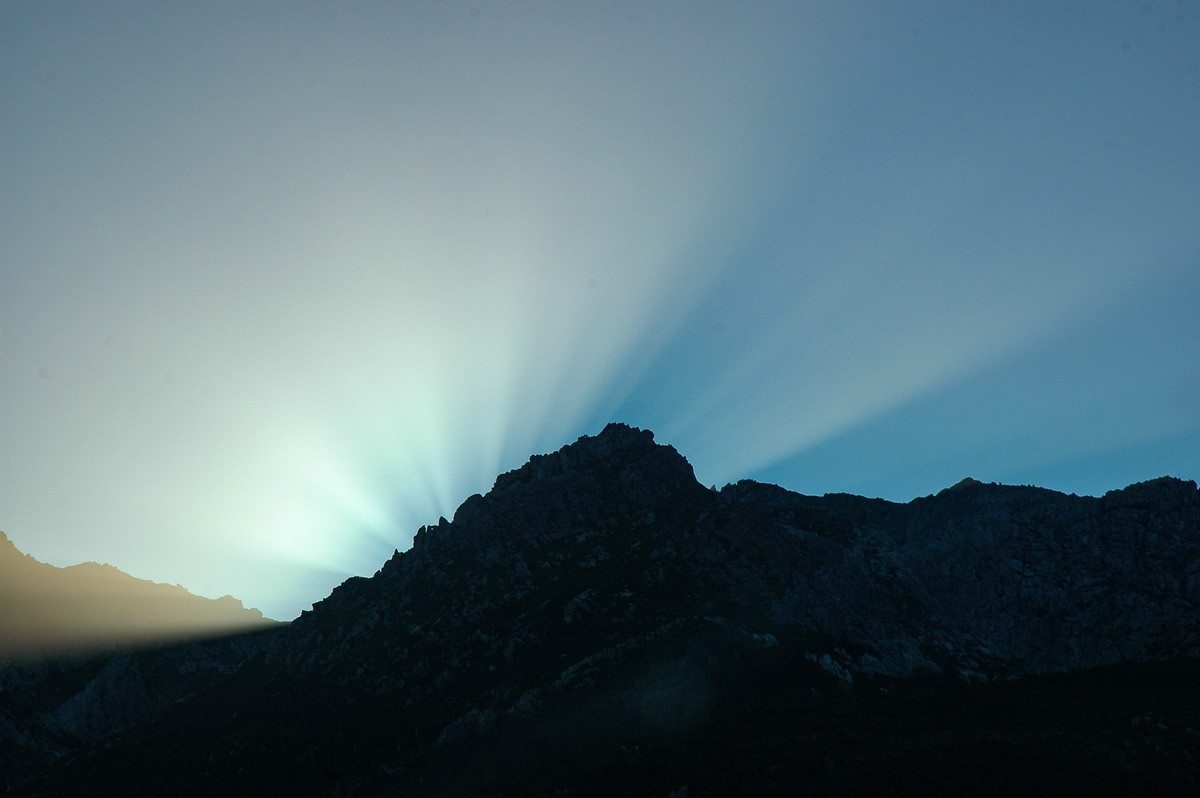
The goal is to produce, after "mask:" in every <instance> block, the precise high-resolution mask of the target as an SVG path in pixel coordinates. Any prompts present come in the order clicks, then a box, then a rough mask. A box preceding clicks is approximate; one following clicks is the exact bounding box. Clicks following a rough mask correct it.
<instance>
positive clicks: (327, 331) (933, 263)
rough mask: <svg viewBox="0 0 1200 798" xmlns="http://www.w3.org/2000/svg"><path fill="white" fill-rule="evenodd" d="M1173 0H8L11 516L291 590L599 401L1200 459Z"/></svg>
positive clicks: (1191, 211)
mask: <svg viewBox="0 0 1200 798" xmlns="http://www.w3.org/2000/svg"><path fill="white" fill-rule="evenodd" d="M1197 30H1200V8H1198V7H1197V4H1196V3H1194V2H1172V3H1161V4H1145V3H1111V4H1105V5H1104V6H1103V8H1097V7H1096V6H1095V4H1092V3H1078V4H1070V3H1068V4H1063V5H1060V6H1056V7H1055V8H1043V7H1042V4H1036V3H1028V4H1023V3H1017V4H1006V5H1005V6H1004V7H991V6H990V5H989V4H985V3H979V4H971V3H966V4H955V5H953V6H951V7H939V6H930V5H922V6H921V8H920V9H913V8H908V9H904V8H896V7H893V5H892V4H884V3H878V4H864V5H862V6H856V7H855V8H854V9H849V8H844V7H841V6H839V5H837V4H826V3H801V4H794V5H789V6H781V5H775V4H767V3H757V4H756V3H752V4H747V5H744V6H743V5H739V6H738V7H736V8H727V7H724V6H721V5H717V4H711V5H710V4H701V5H696V4H678V3H664V4H645V3H614V4H608V5H606V6H604V7H603V8H594V7H588V6H582V5H580V6H577V5H574V4H549V3H540V2H529V3H513V4H509V5H505V6H504V7H503V9H500V8H492V7H473V6H471V5H469V4H455V3H446V4H435V3H413V4H405V5H403V6H402V7H400V6H397V5H395V4H385V3H370V2H364V3H358V4H350V5H345V6H342V5H339V6H336V7H334V6H329V5H325V4H318V3H289V4H286V5H284V4H270V3H264V4H255V5H253V6H245V5H239V4H233V3H195V4H172V5H170V6H160V5H159V4H153V3H136V2H135V3H126V4H111V5H108V4H106V5H91V6H89V5H87V4H69V3H66V4H55V5H54V6H49V5H48V4H38V3H4V4H3V5H0V38H2V39H3V40H4V41H5V46H4V47H0V79H2V80H3V85H2V88H0V92H2V93H0V114H2V117H0V118H2V124H3V135H2V136H0V170H2V172H0V180H2V183H0V269H2V275H0V277H2V281H3V283H2V285H0V402H2V404H0V529H3V530H4V531H5V532H6V533H7V534H8V536H9V537H10V538H11V539H12V540H13V541H14V542H16V543H17V545H18V546H19V547H20V548H21V550H22V551H25V552H28V553H30V554H31V555H33V556H35V557H36V558H38V559H40V560H43V561H46V562H50V563H52V564H55V565H70V564H73V563H76V562H82V561H86V560H95V561H98V562H110V563H112V564H113V565H115V566H117V567H119V568H121V569H122V570H125V571H127V572H129V573H131V574H133V575H135V576H138V577H140V578H143V579H152V580H154V581H160V582H166V583H179V584H182V585H184V586H185V587H187V588H188V589H189V590H191V591H192V592H195V593H198V594H201V595H205V596H210V597H215V596H220V595H224V594H232V595H234V596H237V597H238V598H239V599H242V600H243V601H244V602H245V603H246V604H247V605H248V606H254V607H257V608H259V609H261V610H262V611H263V612H264V613H266V614H267V615H269V616H271V617H276V618H283V619H287V618H288V617H292V616H294V615H295V614H296V613H298V612H299V611H300V610H302V609H305V608H306V607H307V606H308V605H309V604H311V603H312V602H313V601H317V600H319V599H320V598H322V597H324V596H325V595H326V594H327V593H328V592H329V590H330V589H331V588H332V587H333V586H334V585H336V584H337V583H338V582H340V581H341V580H342V579H344V578H345V577H346V576H349V575H351V574H370V573H372V572H373V571H374V570H375V569H376V568H378V567H379V565H380V564H381V563H382V562H383V561H384V559H386V557H387V556H388V555H390V553H391V551H392V549H393V548H398V549H400V550H404V549H406V548H407V547H408V545H409V542H410V541H411V536H412V534H413V533H414V532H415V531H416V529H417V528H418V527H419V526H421V525H423V524H428V523H434V522H436V520H437V518H438V516H440V515H444V516H446V517H450V516H451V515H452V514H453V511H454V509H455V508H456V507H457V506H458V504H459V503H461V502H462V501H463V500H464V499H465V498H466V497H467V496H469V495H470V494H472V493H482V492H486V490H487V489H488V488H490V486H491V484H492V481H493V480H494V479H495V477H496V476H497V475H498V474H500V473H502V472H504V471H508V470H511V469H513V468H516V467H518V466H519V465H521V463H523V462H524V461H525V460H526V459H527V458H528V457H529V456H530V455H532V454H535V453H540V452H546V451H553V450H556V449H558V448H559V447H561V446H563V445H565V444H567V443H569V442H571V441H573V440H575V439H576V438H577V437H579V436H580V435H584V434H588V435H593V434H596V433H597V432H599V430H600V429H601V428H602V427H603V426H604V424H605V423H607V422H608V421H622V422H625V423H629V424H632V425H635V426H639V427H643V428H647V429H650V430H653V431H654V433H655V436H656V440H658V441H659V442H661V443H667V444H671V445H673V446H675V447H676V448H677V449H678V450H679V451H680V452H681V453H682V454H683V455H684V456H685V457H686V458H688V460H689V461H690V462H691V463H692V465H693V466H694V468H695V470H696V474H697V478H698V479H700V480H701V481H702V482H704V483H705V484H717V485H720V484H723V483H725V482H728V481H735V480H737V479H740V478H756V479H761V480H763V481H769V482H776V483H778V484H780V485H783V486H784V487H787V488H788V489H791V490H795V491H799V492H802V493H815V494H820V493H825V492H849V493H859V494H863V495H869V496H879V497H882V498H887V499H890V500H894V501H907V500H910V499H912V498H914V497H916V496H921V495H926V494H929V493H934V492H936V491H938V490H940V489H942V488H944V487H948V486H949V485H952V484H954V483H955V482H957V481H958V480H960V479H962V478H964V477H967V476H971V477H974V478H977V479H980V480H983V481H988V482H992V481H995V482H1006V483H1016V484H1039V485H1042V486H1044V487H1048V488H1051V489H1055V490H1061V491H1064V492H1075V493H1081V494H1091V495H1096V494H1100V493H1103V492H1105V491H1107V490H1112V489H1117V488H1120V487H1124V486H1125V485H1126V484H1129V483H1131V482H1136V481H1142V480H1145V479H1151V478H1154V477H1158V476H1163V475H1169V476H1178V477H1182V478H1185V479H1193V480H1194V479H1197V478H1200V319H1198V318H1197V317H1200V314H1197V313H1196V312H1195V311H1194V306H1195V304H1196V297H1200V148H1197V147H1196V146H1195V131H1197V130H1200V37H1197V36H1196V35H1195V33H1196V31H1197Z"/></svg>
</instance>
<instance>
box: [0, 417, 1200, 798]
mask: <svg viewBox="0 0 1200 798" xmlns="http://www.w3.org/2000/svg"><path fill="white" fill-rule="evenodd" d="M1198 610H1200V491H1198V490H1197V487H1196V485H1195V483H1193V482H1185V481H1182V480H1177V479H1172V478H1162V479H1157V480H1152V481H1150V482H1145V483H1140V484H1137V485H1133V486H1130V487H1128V488H1125V489H1123V490H1117V491H1113V492H1110V493H1108V494H1106V495H1105V496H1103V497H1099V498H1093V497H1079V496H1069V495H1064V494H1061V493H1057V492H1054V491H1050V490H1045V489H1041V488H1034V487H1015V486H1004V485H993V484H985V483H981V482H978V481H976V480H973V479H966V480H963V481H962V482H960V483H958V484H957V485H955V486H954V487H952V488H948V489H946V490H944V491H942V492H940V493H938V494H937V495H934V496H928V497H924V498H921V499H916V500H914V501H911V502H908V503H906V504H898V503H893V502H887V501H883V500H878V499H866V498H862V497H858V496H850V495H844V494H833V495H826V496H822V497H813V496H803V495H800V494H797V493H793V492H790V491H787V490H784V489H782V488H779V487H777V486H773V485H765V484H761V483H755V482H750V481H742V482H738V483H735V484H732V485H728V486H726V487H725V488H723V489H721V490H719V491H717V490H713V489H709V488H706V487H704V486H703V485H701V484H700V483H698V482H697V481H696V479H695V477H694V475H693V472H692V469H691V466H690V465H689V464H688V463H687V461H686V460H685V459H684V458H683V456H681V455H680V454H679V453H678V452H676V451H675V450H674V449H673V448H672V447H670V446H663V445H660V444H657V443H655V442H654V439H653V435H652V434H651V433H650V432H648V431H644V430H638V429H634V428H631V427H628V426H625V425H622V424H610V425H609V426H607V427H606V428H605V429H604V430H603V431H602V432H601V433H600V434H598V435H596V436H593V437H587V436H585V437H583V438H580V439H579V440H578V441H577V442H575V443H573V444H571V445H568V446H565V447H563V448H562V449H560V450H559V451H557V452H554V453H551V454H546V455H539V456H535V457H533V458H531V459H530V460H529V462H528V463H527V464H525V465H524V466H522V467H521V468H519V469H516V470H515V471H512V472H509V473H507V474H503V475H501V476H499V477H498V478H497V479H496V482H495V485H494V487H493V488H492V490H491V491H489V492H488V493H487V494H486V495H483V496H479V495H476V496H472V497H470V498H468V499H467V500H466V501H465V502H463V504H462V505H461V506H460V507H459V508H458V510H457V512H455V514H454V517H453V519H452V520H446V519H444V518H443V519H439V521H438V523H436V524H433V525H430V526H426V527H422V528H421V529H420V530H418V531H417V533H416V535H415V537H414V540H413V546H412V548H411V549H410V550H409V551H406V552H403V553H400V552H397V553H395V554H394V555H393V556H392V557H391V559H389V560H388V561H387V562H386V563H384V564H383V565H382V567H381V568H380V569H379V571H378V572H377V573H375V574H374V576H372V577H369V578H366V577H355V578H351V579H349V580H347V581H346V582H345V583H343V584H342V585H341V586H339V587H338V588H336V589H335V590H334V591H333V592H332V593H331V594H330V595H329V597H327V598H326V599H324V600H323V601H320V602H318V603H317V604H315V605H314V606H313V609H312V610H311V611H310V612H306V613H303V614H302V615H301V617H299V618H298V619H296V620H295V621H294V622H292V623H291V624H290V625H288V626H287V627H282V628H279V629H275V630H269V631H266V632H263V633H260V634H257V635H249V636H240V637H234V638H229V639H226V640H221V641H210V642H208V643H205V644H193V645H191V646H188V647H175V648H166V649H158V650H154V651H147V652H138V653H131V654H125V655H122V656H120V657H116V658H111V659H105V658H97V659H95V660H93V661H89V662H88V663H87V664H86V665H81V664H75V665H72V666H69V667H67V666H55V667H51V666H43V667H42V668H40V669H23V670H22V669H14V670H11V671H9V672H8V673H6V674H5V675H4V679H3V682H0V740H3V741H4V742H5V745H6V746H7V749H6V750H7V751H8V753H7V762H8V763H9V770H10V772H12V773H15V774H17V776H16V779H15V784H14V785H13V786H12V789H13V790H14V791H16V792H17V794H29V795H39V794H54V795H85V794H86V795H95V794H114V795H115V794H128V793H132V792H149V793H159V794H172V795H230V794H288V795H429V796H433V795H513V796H516V795H547V796H549V795H573V796H581V795H613V794H619V795H638V796H641V795H646V796H663V797H664V798H665V797H666V796H685V795H686V796H718V795H768V794H810V795H876V794H888V795H918V794H919V795H923V796H924V795H964V794H971V795H1015V794H1031V793H1032V794H1050V793H1060V794H1093V795H1126V794H1132V793H1141V794H1161V795H1190V794H1194V793H1195V791H1196V789H1197V788H1200V770H1198V765H1197V762H1200V756H1198V754H1200V749H1198V745H1200V732H1197V731H1196V730H1198V729H1200V660H1198V659H1197V658H1198V657H1200V611H1198ZM3 764H4V760H0V765H3Z"/></svg>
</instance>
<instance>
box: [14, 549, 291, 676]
mask: <svg viewBox="0 0 1200 798" xmlns="http://www.w3.org/2000/svg"><path fill="white" fill-rule="evenodd" d="M275 623H277V622H276V621H272V620H270V619H267V618H264V617H263V614H262V613H261V612H259V611H258V610H256V609H254V608H247V607H245V606H244V605H243V604H242V602H241V601H239V600H238V599H236V598H234V597H233V596H222V597H221V598H217V599H210V598H205V597H203V596H197V595H195V594H193V593H190V592H188V591H187V590H186V589H185V588H183V587H182V586H180V585H168V584H163V583H160V582H153V581H151V580H148V579H139V578H137V577H135V576H132V575H130V574H128V573H126V572H124V571H122V570H120V569H119V568H117V567H115V566H113V565H110V564H108V563H96V562H85V563H79V564H76V565H70V566H66V567H58V566H54V565H50V564H49V563H44V562H41V561H39V560H37V559H35V558H34V557H32V556H31V555H29V554H25V553H24V552H22V551H21V550H20V549H18V548H17V546H16V544H15V543H14V542H13V541H12V540H11V539H10V538H9V537H8V536H7V535H6V534H5V533H4V532H0V663H2V662H4V661H23V660H30V659H46V658H57V657H64V656H85V655H88V654H95V653H99V652H104V651H117V650H121V649H129V648H136V647H140V646H146V645H154V644H162V643H165V642H179V641H183V640H187V639H189V638H197V637H213V636H221V635H226V634H229V633H231V632H234V631H237V630H241V629H249V628H252V627H256V626H269V625H272V624H275Z"/></svg>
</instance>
